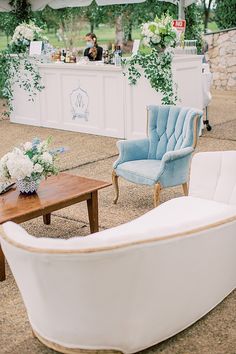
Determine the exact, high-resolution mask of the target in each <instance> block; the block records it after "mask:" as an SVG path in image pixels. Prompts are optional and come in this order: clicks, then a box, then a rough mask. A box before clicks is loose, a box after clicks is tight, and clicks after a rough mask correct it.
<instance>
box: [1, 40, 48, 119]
mask: <svg viewBox="0 0 236 354" xmlns="http://www.w3.org/2000/svg"><path fill="white" fill-rule="evenodd" d="M23 73H24V74H23ZM15 84H17V85H19V87H21V88H23V89H24V90H25V91H26V92H27V93H28V96H29V101H33V100H34V96H35V95H36V94H37V92H38V91H41V90H42V89H43V86H42V85H41V77H40V74H39V71H38V67H37V66H36V64H35V63H34V61H31V60H30V58H29V57H28V55H27V54H25V53H18V54H13V53H12V49H11V47H10V46H8V48H7V49H5V50H3V51H1V52H0V96H1V97H3V98H6V99H7V101H8V109H9V111H6V113H5V114H6V115H9V114H10V113H11V112H12V110H13V105H12V103H13V87H14V85H15Z"/></svg>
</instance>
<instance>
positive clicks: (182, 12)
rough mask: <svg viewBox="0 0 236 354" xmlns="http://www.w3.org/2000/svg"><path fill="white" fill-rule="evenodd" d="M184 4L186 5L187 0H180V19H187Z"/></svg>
mask: <svg viewBox="0 0 236 354" xmlns="http://www.w3.org/2000/svg"><path fill="white" fill-rule="evenodd" d="M184 5H185V0H179V20H184V19H185V13H184Z"/></svg>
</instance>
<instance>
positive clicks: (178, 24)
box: [172, 20, 186, 32]
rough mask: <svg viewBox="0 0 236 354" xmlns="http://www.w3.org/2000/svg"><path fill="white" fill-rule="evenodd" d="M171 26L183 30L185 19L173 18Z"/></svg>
mask: <svg viewBox="0 0 236 354" xmlns="http://www.w3.org/2000/svg"><path fill="white" fill-rule="evenodd" d="M172 26H173V27H174V28H176V29H177V31H182V32H184V31H185V28H186V21H185V20H173V22H172Z"/></svg>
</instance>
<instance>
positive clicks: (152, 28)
mask: <svg viewBox="0 0 236 354" xmlns="http://www.w3.org/2000/svg"><path fill="white" fill-rule="evenodd" d="M172 22H173V19H172V17H171V16H169V15H167V16H164V15H162V17H161V18H158V17H156V18H155V19H154V21H152V22H147V23H144V24H143V25H142V28H141V29H142V31H141V34H142V36H143V44H144V45H146V46H149V47H151V48H155V49H157V50H162V49H165V48H168V47H174V46H175V45H176V41H177V33H176V30H175V29H174V28H173V27H172Z"/></svg>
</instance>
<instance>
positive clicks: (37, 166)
mask: <svg viewBox="0 0 236 354" xmlns="http://www.w3.org/2000/svg"><path fill="white" fill-rule="evenodd" d="M34 172H35V173H42V172H43V167H42V166H41V165H40V164H39V163H36V164H35V165H34Z"/></svg>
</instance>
